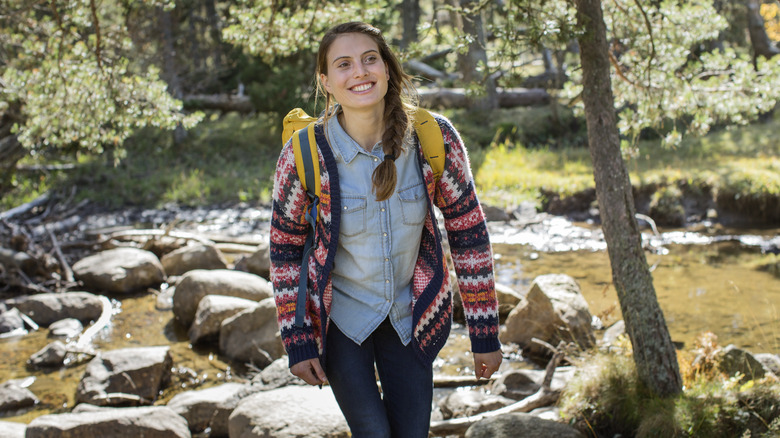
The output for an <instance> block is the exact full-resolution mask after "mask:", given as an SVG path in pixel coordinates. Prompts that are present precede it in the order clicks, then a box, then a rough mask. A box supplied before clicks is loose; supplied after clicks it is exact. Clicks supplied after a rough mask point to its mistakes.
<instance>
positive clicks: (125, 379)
mask: <svg viewBox="0 0 780 438" xmlns="http://www.w3.org/2000/svg"><path fill="white" fill-rule="evenodd" d="M169 350H170V348H169V347H167V346H162V347H144V348H125V349H120V350H112V351H106V352H102V353H100V354H99V355H98V356H96V357H95V358H94V359H92V360H91V361H90V362H89V363H88V364H87V369H86V371H85V372H84V377H82V379H81V381H80V382H79V385H78V388H77V390H76V401H77V402H79V403H90V404H93V405H97V406H119V405H127V404H131V405H133V404H138V403H139V402H140V401H135V402H134V401H132V400H131V399H130V398H128V397H117V396H111V394H117V393H118V394H127V395H129V396H131V397H134V396H137V397H140V398H141V399H143V400H145V401H146V402H153V401H154V400H156V399H157V394H158V393H159V391H160V389H161V388H162V387H163V386H164V385H165V384H167V383H168V381H169V379H170V374H171V365H172V362H173V360H172V359H171V355H170V351H169Z"/></svg>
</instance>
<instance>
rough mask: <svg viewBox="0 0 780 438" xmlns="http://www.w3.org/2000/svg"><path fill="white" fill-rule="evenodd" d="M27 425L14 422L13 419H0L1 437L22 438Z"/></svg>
mask: <svg viewBox="0 0 780 438" xmlns="http://www.w3.org/2000/svg"><path fill="white" fill-rule="evenodd" d="M26 430H27V425H26V424H23V423H15V422H13V421H0V431H2V432H3V434H2V436H3V438H24V433H25V431H26Z"/></svg>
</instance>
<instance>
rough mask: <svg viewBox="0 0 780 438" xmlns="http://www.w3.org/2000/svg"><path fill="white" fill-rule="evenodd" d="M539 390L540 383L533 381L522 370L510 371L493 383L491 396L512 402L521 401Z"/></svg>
mask: <svg viewBox="0 0 780 438" xmlns="http://www.w3.org/2000/svg"><path fill="white" fill-rule="evenodd" d="M539 388H541V382H536V381H535V379H534V378H533V377H532V376H530V375H529V374H528V373H525V372H523V370H511V371H507V372H505V373H502V374H501V376H499V377H498V379H496V381H495V382H494V383H493V389H492V392H493V394H496V395H500V396H503V397H507V398H511V399H513V400H522V399H524V398H526V397H528V396H529V395H531V394H533V393H535V392H536V391H538V390H539Z"/></svg>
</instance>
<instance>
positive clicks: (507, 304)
mask: <svg viewBox="0 0 780 438" xmlns="http://www.w3.org/2000/svg"><path fill="white" fill-rule="evenodd" d="M496 298H498V317H499V318H500V319H501V320H502V321H504V320H506V317H507V316H509V314H510V313H511V312H512V310H514V308H515V307H517V305H518V304H520V302H521V301H523V294H521V293H520V292H518V291H516V290H514V289H512V288H511V287H509V286H507V285H504V284H501V283H496Z"/></svg>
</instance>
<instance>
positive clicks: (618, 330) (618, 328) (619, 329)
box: [601, 319, 626, 346]
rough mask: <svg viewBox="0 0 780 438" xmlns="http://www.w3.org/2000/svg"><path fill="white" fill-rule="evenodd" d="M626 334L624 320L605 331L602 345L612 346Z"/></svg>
mask: <svg viewBox="0 0 780 438" xmlns="http://www.w3.org/2000/svg"><path fill="white" fill-rule="evenodd" d="M625 334H626V322H625V321H623V320H622V319H621V320H620V321H618V322H616V323H614V324H612V325H611V326H609V328H608V329H607V330H605V331H604V336H602V337H601V345H605V346H606V345H612V344H614V343H615V341H617V339H618V338H619V337H620V335H625Z"/></svg>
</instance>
